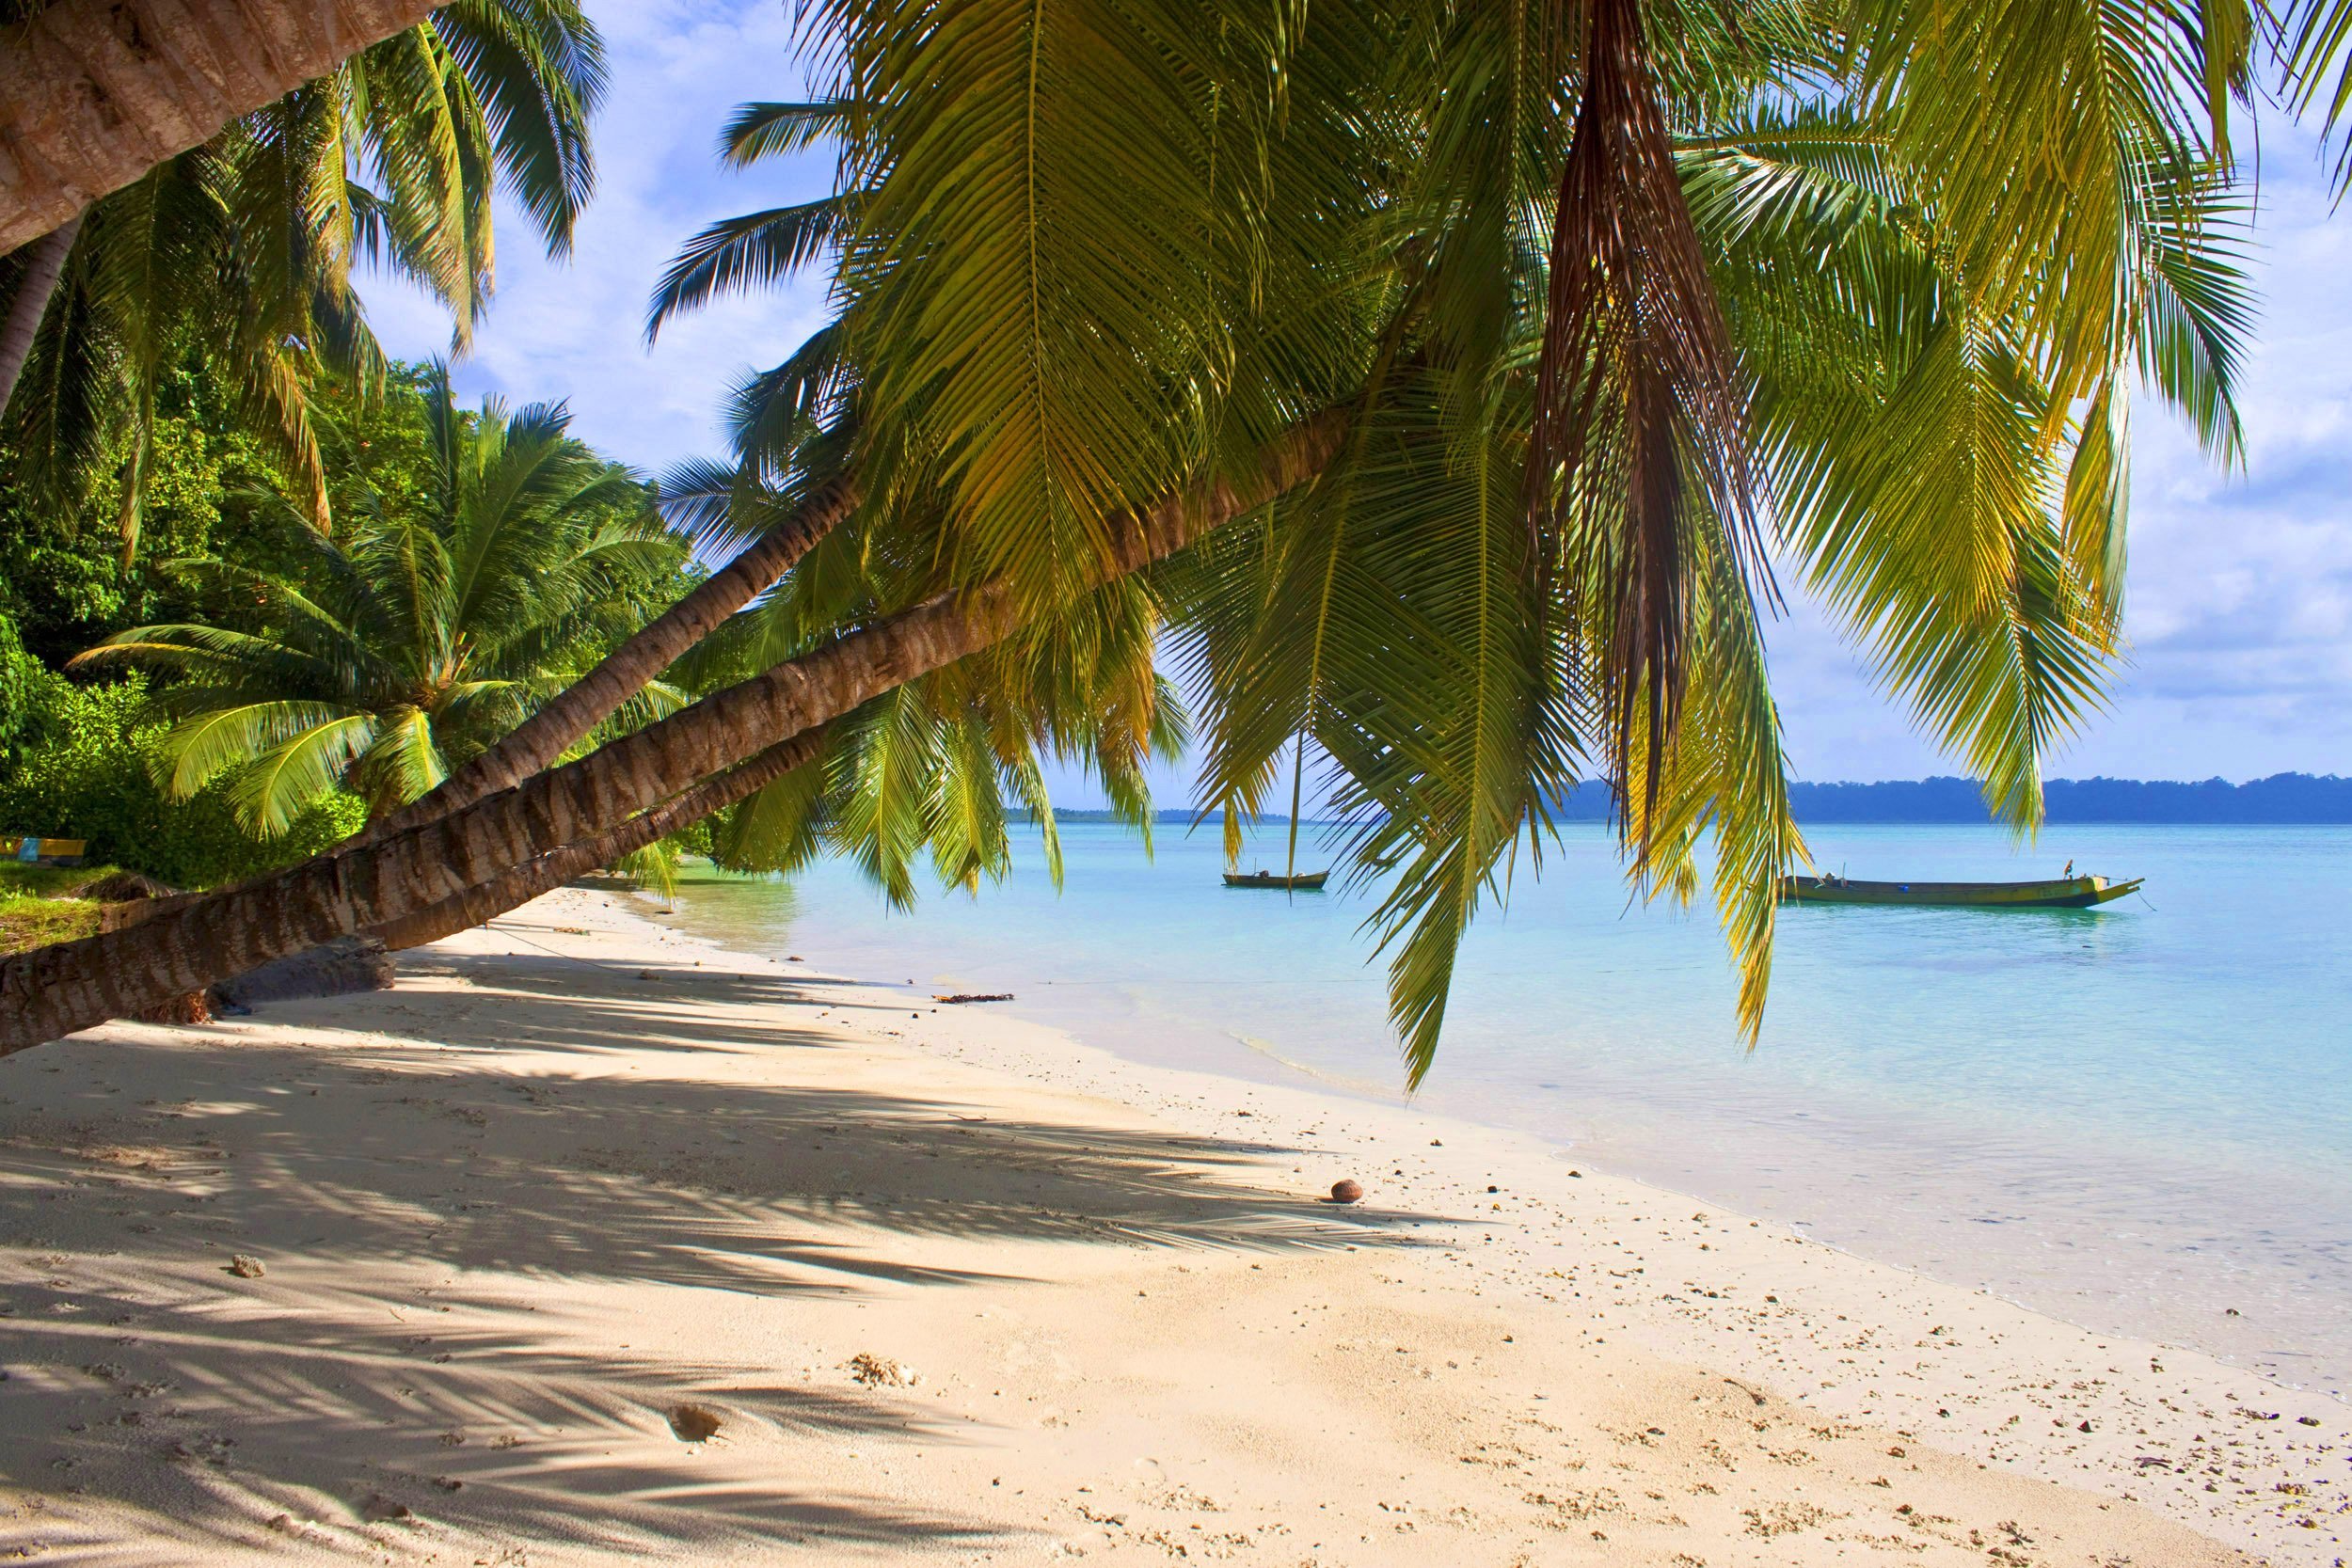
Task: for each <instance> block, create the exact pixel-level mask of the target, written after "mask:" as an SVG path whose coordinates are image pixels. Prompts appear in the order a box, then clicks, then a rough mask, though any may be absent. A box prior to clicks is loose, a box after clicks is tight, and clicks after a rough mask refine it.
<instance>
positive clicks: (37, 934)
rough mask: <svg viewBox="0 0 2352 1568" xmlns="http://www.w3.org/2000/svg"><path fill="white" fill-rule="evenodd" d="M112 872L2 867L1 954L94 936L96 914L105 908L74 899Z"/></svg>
mask: <svg viewBox="0 0 2352 1568" xmlns="http://www.w3.org/2000/svg"><path fill="white" fill-rule="evenodd" d="M114 869H115V868H114V867H113V866H111V865H24V864H22V863H8V862H6V861H0V953H22V952H24V951H25V950H26V949H27V948H33V947H46V946H48V945H49V944H50V943H52V942H73V941H77V940H78V939H80V938H82V937H94V936H96V935H97V934H98V911H100V910H101V909H102V908H103V907H104V906H103V905H101V904H99V903H97V902H95V901H94V900H91V899H87V898H76V897H74V896H73V895H74V894H76V893H78V892H79V891H81V890H82V889H83V888H86V887H87V886H88V885H89V884H90V883H92V882H94V881H96V880H98V879H99V878H101V877H105V876H111V875H112V874H113V872H114Z"/></svg>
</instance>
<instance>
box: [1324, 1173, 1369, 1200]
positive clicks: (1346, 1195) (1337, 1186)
mask: <svg viewBox="0 0 2352 1568" xmlns="http://www.w3.org/2000/svg"><path fill="white" fill-rule="evenodd" d="M1362 1196H1364V1186H1363V1183H1362V1182H1360V1181H1355V1180H1345V1179H1343V1180H1338V1181H1334V1182H1332V1183H1331V1201H1332V1202H1334V1203H1354V1202H1356V1201H1357V1200H1358V1199H1359V1198H1361V1197H1362Z"/></svg>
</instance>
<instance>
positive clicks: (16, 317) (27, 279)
mask: <svg viewBox="0 0 2352 1568" xmlns="http://www.w3.org/2000/svg"><path fill="white" fill-rule="evenodd" d="M81 232H82V214H79V213H76V214H73V215H72V217H70V218H68V219H66V220H65V221H64V222H63V223H61V224H59V225H57V227H56V228H55V229H52V230H50V231H49V232H48V233H46V234H43V235H42V236H41V237H40V239H38V240H35V241H34V242H33V245H32V248H31V249H30V251H28V252H27V253H26V255H25V258H24V276H23V277H20V278H18V279H17V284H16V293H13V294H11V295H9V296H8V316H7V317H6V318H5V319H0V412H5V411H6V410H7V408H8V399H10V398H11V397H14V396H15V395H16V378H17V377H18V376H20V375H23V374H24V361H25V360H26V359H27V358H29V357H31V356H32V352H33V340H34V339H35V338H38V337H39V336H40V319H41V317H43V316H45V315H47V314H48V313H49V299H50V296H51V295H52V294H55V293H56V292H57V278H58V277H59V276H60V275H61V274H63V273H64V271H65V259H66V258H67V257H68V256H70V255H72V251H73V241H74V238H75V237H76V236H77V235H79V234H80V233H81Z"/></svg>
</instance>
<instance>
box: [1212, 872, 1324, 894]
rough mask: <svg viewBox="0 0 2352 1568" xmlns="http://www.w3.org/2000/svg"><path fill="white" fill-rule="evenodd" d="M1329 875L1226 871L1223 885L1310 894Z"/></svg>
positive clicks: (1317, 873) (1319, 873) (1320, 873)
mask: <svg viewBox="0 0 2352 1568" xmlns="http://www.w3.org/2000/svg"><path fill="white" fill-rule="evenodd" d="M1329 875H1331V873H1329V872H1328V871H1310V872H1307V873H1306V874H1304V875H1303V876H1297V877H1278V876H1276V875H1275V874H1274V873H1273V872H1271V871H1252V872H1248V873H1244V872H1239V871H1228V872H1227V873H1225V885H1226V886H1227V887H1279V888H1288V889H1290V890H1291V891H1292V892H1293V893H1312V892H1314V891H1315V890H1316V889H1318V888H1320V887H1321V886H1323V879H1325V878H1326V877H1328V876H1329Z"/></svg>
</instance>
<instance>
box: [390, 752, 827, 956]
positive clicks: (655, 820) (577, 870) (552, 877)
mask: <svg viewBox="0 0 2352 1568" xmlns="http://www.w3.org/2000/svg"><path fill="white" fill-rule="evenodd" d="M824 737H825V732H824V731H823V730H811V731H809V732H808V733H807V734H806V735H796V736H793V737H792V738H791V739H789V740H786V741H780V742H778V743H777V744H776V745H773V746H771V747H769V748H768V749H767V750H766V751H764V752H760V753H759V754H758V755H757V756H755V757H754V758H752V759H751V760H750V761H749V762H747V763H745V764H743V766H742V767H740V768H736V769H734V770H733V771H731V772H726V773H722V774H720V775H719V776H718V777H717V778H714V779H706V780H704V781H703V782H702V783H701V784H696V785H695V786H694V787H693V788H691V789H690V790H688V791H687V792H686V793H685V794H683V795H680V796H678V797H677V798H676V799H675V800H669V801H667V802H665V803H663V804H661V805H659V806H656V807H655V808H654V809H653V810H651V811H647V812H640V813H638V814H637V815H636V816H632V817H630V818H629V819H628V821H626V822H624V823H622V824H621V825H620V826H619V827H617V828H614V829H612V831H611V832H604V833H599V834H597V835H596V837H594V838H590V839H583V840H581V841H580V843H578V844H567V845H565V846H564V847H563V848H561V849H558V850H556V851H555V852H554V853H553V854H548V855H541V856H540V857H539V858H538V859H537V860H535V861H532V862H531V863H528V864H525V865H518V866H516V867H515V868H514V869H513V870H512V871H509V872H507V873H506V874H505V875H503V876H501V877H500V878H498V879H496V880H495V881H489V882H485V883H483V884H482V885H481V886H480V887H471V888H468V889H467V890H466V891H465V892H463V893H461V894H458V895H455V896H453V897H450V898H444V899H442V900H441V901H440V902H439V903H437V904H428V905H426V906H425V907H424V908H423V909H421V910H418V911H413V912H412V913H409V914H404V915H402V916H401V917H400V918H399V919H397V920H389V921H387V922H385V923H384V924H383V925H381V926H378V927H374V928H373V929H372V930H370V931H369V932H368V935H370V936H372V937H373V938H375V940H376V941H378V942H382V943H383V944H384V945H385V946H386V947H388V948H389V949H391V950H392V951H393V952H395V953H398V952H402V951H405V949H407V948H411V947H421V946H423V945H424V944H425V943H426V942H438V941H440V940H441V939H442V938H443V937H447V936H454V935H456V934H457V933H458V932H460V931H468V930H471V929H472V928H473V927H476V926H479V925H481V924H482V923H483V922H484V921H485V920H495V919H497V918H498V917H499V916H500V915H502V914H504V913H505V912H506V911H509V910H513V909H519V908H521V907H522V906H523V905H525V904H528V903H530V902H531V901H532V899H533V898H536V897H538V896H539V895H541V894H543V893H549V892H552V891H554V890H555V889H556V888H559V887H562V886H563V885H564V883H565V882H568V881H570V880H571V879H573V878H575V877H584V876H586V875H587V874H588V873H589V872H591V871H595V870H596V869H598V868H599V867H601V866H607V865H611V864H612V863H613V862H614V861H617V860H619V859H620V858H621V857H622V856H624V855H628V854H633V853H635V852H636V851H637V850H640V849H643V848H644V847H645V846H646V845H648V844H651V843H653V842H654V841H655V840H656V839H660V838H666V837H667V836H669V835H670V834H672V833H674V832H678V831H679V830H680V829H683V828H691V827H692V826H693V825H694V824H695V823H697V822H699V821H701V820H702V819H703V818H704V817H706V816H709V815H710V814H711V813H712V812H715V811H724V810H725V809H726V808H727V807H729V806H731V805H733V804H735V802H737V801H738V800H742V799H744V798H745V797H746V796H749V795H750V794H752V793H753V792H754V791H755V790H758V789H760V788H763V787H765V786H766V785H768V784H773V783H775V781H776V780H778V779H781V778H783V777H784V776H785V775H786V774H787V773H789V772H791V771H792V770H793V769H794V768H798V767H800V766H801V765H802V764H803V763H804V762H807V761H809V760H810V759H811V758H813V757H815V756H816V755H817V754H818V752H821V751H823V750H824V744H825V740H824Z"/></svg>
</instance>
